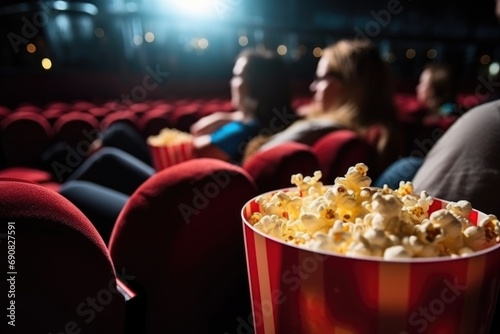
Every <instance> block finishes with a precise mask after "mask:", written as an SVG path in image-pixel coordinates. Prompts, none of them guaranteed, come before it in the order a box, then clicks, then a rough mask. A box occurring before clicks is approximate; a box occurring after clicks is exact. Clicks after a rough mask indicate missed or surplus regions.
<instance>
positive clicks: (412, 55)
mask: <svg viewBox="0 0 500 334" xmlns="http://www.w3.org/2000/svg"><path fill="white" fill-rule="evenodd" d="M405 55H406V58H408V59H413V58H415V56H416V55H417V52H416V51H415V50H414V49H408V50H406V54H405Z"/></svg>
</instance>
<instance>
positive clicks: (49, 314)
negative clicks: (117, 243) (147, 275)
mask: <svg viewBox="0 0 500 334" xmlns="http://www.w3.org/2000/svg"><path fill="white" fill-rule="evenodd" d="M0 224H1V225H2V233H5V236H4V237H3V238H2V240H1V242H2V244H4V243H5V244H8V245H10V246H9V247H12V248H11V249H14V248H15V251H14V253H13V254H15V256H14V257H13V258H12V259H11V260H12V262H11V263H10V264H9V265H11V266H12V267H10V268H7V263H6V265H5V267H4V268H6V271H8V272H7V274H5V272H6V271H4V279H2V280H1V283H0V288H1V289H2V291H4V292H5V297H7V293H8V291H10V290H12V289H14V290H15V327H9V326H7V321H10V320H11V319H10V318H9V317H5V315H4V321H5V322H4V326H3V328H4V329H5V328H7V327H9V330H12V329H14V331H12V332H16V333H69V332H73V333H77V332H78V333H79V332H81V333H124V324H125V299H124V298H123V296H122V294H121V293H120V292H119V291H118V290H117V277H116V275H115V268H114V267H113V263H112V261H111V259H110V256H109V252H108V250H107V249H106V245H105V244H104V242H103V240H102V239H101V237H100V236H99V234H98V233H97V231H96V229H95V228H94V226H92V224H91V223H90V221H89V220H88V219H87V218H86V217H85V216H84V215H83V214H82V213H81V211H80V210H78V209H77V208H76V207H75V206H74V205H73V204H71V203H70V202H69V201H68V200H66V199H65V198H64V197H62V196H61V195H60V194H58V193H56V192H53V191H50V190H47V189H45V188H43V187H41V186H39V185H36V184H32V183H27V182H23V181H17V180H12V179H11V180H0ZM2 248H3V249H4V250H5V252H6V253H5V261H6V262H7V245H5V246H2ZM117 269H118V272H120V270H122V269H123V268H117ZM10 272H13V273H14V274H10ZM15 273H17V274H15ZM9 279H11V280H10V281H9ZM14 280H15V283H13V282H14ZM13 300H14V298H11V299H9V302H8V303H9V305H10V303H12V301H13ZM5 305H8V304H5ZM6 308H7V306H6V307H5V308H4V311H5V309H6ZM6 313H7V315H9V314H10V311H8V310H7V312H6ZM7 332H11V331H7Z"/></svg>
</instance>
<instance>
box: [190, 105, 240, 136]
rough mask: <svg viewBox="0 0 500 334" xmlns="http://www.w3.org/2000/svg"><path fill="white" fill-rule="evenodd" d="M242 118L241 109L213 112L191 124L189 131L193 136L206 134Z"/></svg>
mask: <svg viewBox="0 0 500 334" xmlns="http://www.w3.org/2000/svg"><path fill="white" fill-rule="evenodd" d="M242 119H243V112H241V111H233V112H215V113H213V114H210V115H208V116H205V117H203V118H200V119H199V120H198V121H197V122H196V123H194V124H193V125H192V126H191V128H190V132H191V134H192V135H193V136H203V135H208V134H211V133H213V132H214V131H216V130H218V129H220V128H221V127H223V126H224V125H226V124H228V123H230V122H233V121H239V120H242Z"/></svg>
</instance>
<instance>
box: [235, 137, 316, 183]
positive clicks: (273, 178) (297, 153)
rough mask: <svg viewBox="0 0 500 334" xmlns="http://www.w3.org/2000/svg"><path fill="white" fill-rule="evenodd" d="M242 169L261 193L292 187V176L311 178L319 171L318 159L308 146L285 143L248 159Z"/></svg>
mask: <svg viewBox="0 0 500 334" xmlns="http://www.w3.org/2000/svg"><path fill="white" fill-rule="evenodd" d="M243 169H244V170H246V171H247V172H248V174H250V176H252V178H253V179H254V181H255V183H256V184H257V186H258V187H259V191H260V192H261V193H263V192H267V191H271V190H276V189H281V188H288V187H293V184H292V183H291V182H290V180H291V176H292V175H293V174H297V173H302V175H304V176H312V175H313V174H314V172H315V171H317V170H321V168H320V165H319V162H318V159H317V158H316V155H315V154H314V152H313V151H312V149H311V148H310V147H309V146H306V145H303V144H299V143H293V142H290V143H285V144H281V145H278V146H276V147H273V148H271V149H269V150H265V151H262V152H258V153H256V154H255V155H253V156H252V157H250V158H249V159H248V160H247V161H246V162H245V163H244V164H243Z"/></svg>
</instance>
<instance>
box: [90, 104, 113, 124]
mask: <svg viewBox="0 0 500 334" xmlns="http://www.w3.org/2000/svg"><path fill="white" fill-rule="evenodd" d="M88 113H89V114H91V115H92V116H94V117H95V118H96V119H98V120H99V121H100V120H102V119H103V118H104V117H106V116H107V115H108V114H110V113H111V111H110V110H109V109H108V108H105V107H94V108H90V109H89V110H88Z"/></svg>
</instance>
